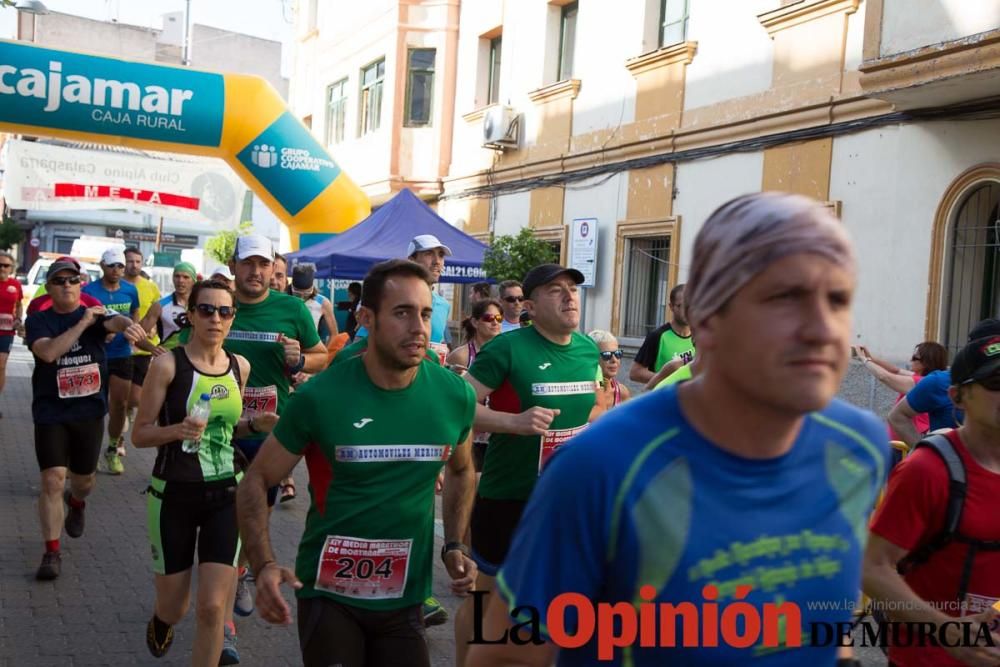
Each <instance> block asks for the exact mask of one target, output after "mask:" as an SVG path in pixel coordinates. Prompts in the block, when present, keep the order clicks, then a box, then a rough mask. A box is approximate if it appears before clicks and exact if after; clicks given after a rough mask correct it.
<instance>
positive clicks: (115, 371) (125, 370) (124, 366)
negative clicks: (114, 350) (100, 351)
mask: <svg viewBox="0 0 1000 667" xmlns="http://www.w3.org/2000/svg"><path fill="white" fill-rule="evenodd" d="M132 368H133V366H132V357H117V358H115V359H108V373H109V374H111V375H113V376H114V377H116V378H121V379H123V380H128V381H129V382H131V381H132Z"/></svg>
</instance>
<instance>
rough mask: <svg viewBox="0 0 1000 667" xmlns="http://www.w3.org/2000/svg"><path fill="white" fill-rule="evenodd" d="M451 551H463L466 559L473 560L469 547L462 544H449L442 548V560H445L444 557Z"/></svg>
mask: <svg viewBox="0 0 1000 667" xmlns="http://www.w3.org/2000/svg"><path fill="white" fill-rule="evenodd" d="M449 551H461V552H462V553H463V554H465V556H466V557H468V558H471V557H472V554H471V553H470V552H469V547H467V546H465V545H464V544H462V543H461V542H447V543H445V544H444V545H442V546H441V560H442V561H443V560H444V555H445V554H446V553H448V552H449Z"/></svg>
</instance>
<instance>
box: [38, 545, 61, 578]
mask: <svg viewBox="0 0 1000 667" xmlns="http://www.w3.org/2000/svg"><path fill="white" fill-rule="evenodd" d="M61 571H62V556H60V555H59V552H58V551H46V552H45V555H44V556H42V564H41V565H39V566H38V571H37V572H35V579H38V580H39V581H52V580H53V579H58V578H59V573H60V572H61Z"/></svg>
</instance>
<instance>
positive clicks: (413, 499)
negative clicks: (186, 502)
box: [237, 260, 476, 667]
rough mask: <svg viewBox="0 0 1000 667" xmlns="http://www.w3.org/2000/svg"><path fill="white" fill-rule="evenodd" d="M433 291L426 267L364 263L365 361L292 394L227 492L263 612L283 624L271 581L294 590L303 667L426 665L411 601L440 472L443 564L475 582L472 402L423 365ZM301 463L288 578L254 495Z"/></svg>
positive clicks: (466, 390) (463, 584) (285, 612)
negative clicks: (304, 483)
mask: <svg viewBox="0 0 1000 667" xmlns="http://www.w3.org/2000/svg"><path fill="white" fill-rule="evenodd" d="M430 283H431V278H430V275H429V273H428V272H427V270H426V269H424V268H423V267H421V266H420V265H418V264H415V263H413V262H410V261H407V260H390V261H388V262H383V263H381V264H377V265H376V266H375V267H373V268H372V270H371V271H370V272H369V274H368V277H367V278H366V279H365V288H364V296H363V298H362V308H361V310H360V312H359V313H358V317H359V319H360V321H361V322H362V324H364V325H365V326H366V327H367V328H368V331H369V343H370V345H369V349H368V351H367V353H365V354H364V355H362V356H359V357H354V358H352V359H349V360H348V361H346V362H344V363H341V364H338V365H337V366H335V367H333V368H330V369H328V370H327V371H325V372H323V373H321V374H320V375H318V376H316V377H314V378H312V379H311V380H310V381H309V382H308V383H307V384H306V385H304V386H303V387H302V388H301V389H299V390H297V391H296V392H295V394H294V395H293V396H292V398H291V400H290V401H289V404H288V410H287V411H286V413H285V415H284V416H283V417H282V419H281V421H279V422H278V425H277V427H276V428H275V430H274V432H273V433H272V434H271V436H270V437H268V439H267V440H266V441H265V443H264V446H263V448H262V449H261V452H260V454H259V455H258V457H257V460H256V461H255V462H254V463H253V465H252V466H251V467H250V469H249V471H248V472H247V476H246V479H245V480H244V482H243V484H241V486H240V489H239V492H238V499H237V502H238V506H239V519H240V529H241V533H242V534H243V536H244V538H245V539H246V550H247V554H248V556H249V558H250V562H251V564H252V565H253V570H254V572H256V573H257V603H258V605H259V607H260V614H261V616H262V617H263V618H264V619H265V620H267V621H270V622H272V623H290V622H291V610H290V609H289V607H288V605H287V604H286V603H285V601H284V599H283V598H282V597H281V593H280V591H279V585H280V584H281V583H288V584H291V585H292V586H293V587H294V588H296V589H297V596H298V626H299V642H300V645H301V647H302V658H303V662H304V663H305V664H306V665H307V666H311V665H330V664H343V665H345V666H346V665H352V666H353V665H366V666H367V667H388V666H390V665H392V666H395V665H399V666H404V665H405V666H414V667H422V666H427V665H429V664H430V658H429V655H428V651H427V645H426V640H425V637H424V629H423V622H422V618H421V602H422V601H423V600H424V599H425V598H426V597H427V596H428V595H429V594H430V591H431V581H432V567H431V566H432V558H433V553H432V552H433V540H434V528H433V517H434V483H435V480H436V479H437V476H438V472H439V471H440V470H441V468H442V465H444V466H445V485H444V498H443V507H444V530H445V540H446V544H445V547H444V549H442V558H443V559H444V563H445V566H446V568H447V570H448V573H449V575H450V576H451V578H452V590H453V591H454V592H455V593H457V594H459V595H464V594H465V593H467V592H468V591H469V590H470V589H471V588H472V584H473V581H474V577H475V571H476V567H475V563H474V562H473V561H472V560H470V559H469V558H468V556H467V555H466V554H467V551H468V549H467V548H466V547H465V545H463V544H462V543H461V538H462V535H463V534H464V533H465V530H466V528H467V526H468V517H469V513H470V510H471V505H472V494H473V489H474V486H475V477H474V472H473V467H472V460H471V455H470V447H471V444H470V442H471V431H472V421H473V418H474V416H475V411H476V399H475V395H474V393H473V392H472V390H471V388H470V387H469V386H468V385H467V384H466V383H465V382H464V381H463V380H462V379H461V378H459V377H458V376H457V375H455V374H454V373H451V372H450V371H447V370H445V369H443V368H441V367H440V366H438V365H437V364H434V363H431V362H430V361H428V360H427V359H426V358H425V352H426V350H427V345H428V338H429V336H430V318H431V313H432V310H433V309H432V300H431V291H430ZM302 456H305V457H306V460H307V463H308V465H309V486H310V490H311V493H310V497H311V503H312V504H311V507H310V509H309V514H308V515H307V517H306V525H305V530H304V533H303V536H302V542H301V544H300V546H299V552H298V558H297V559H296V572H294V573H293V572H292V571H291V570H290V569H287V568H284V567H281V566H279V565H277V564H276V563H275V560H274V552H273V551H272V549H271V544H270V538H269V534H268V521H267V511H266V509H265V508H266V503H265V492H266V489H267V487H268V486H269V485H271V484H274V483H275V482H277V481H278V480H280V479H281V478H282V477H284V476H285V475H287V474H288V472H289V471H290V470H291V469H292V468H293V467H294V466H295V465H296V463H298V461H299V459H300V458H301V457H302Z"/></svg>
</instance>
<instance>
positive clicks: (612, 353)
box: [601, 350, 622, 361]
mask: <svg viewBox="0 0 1000 667" xmlns="http://www.w3.org/2000/svg"><path fill="white" fill-rule="evenodd" d="M611 357H614V358H615V359H621V358H622V351H621V350H607V351H605V352H601V359H603V360H604V361H611Z"/></svg>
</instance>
